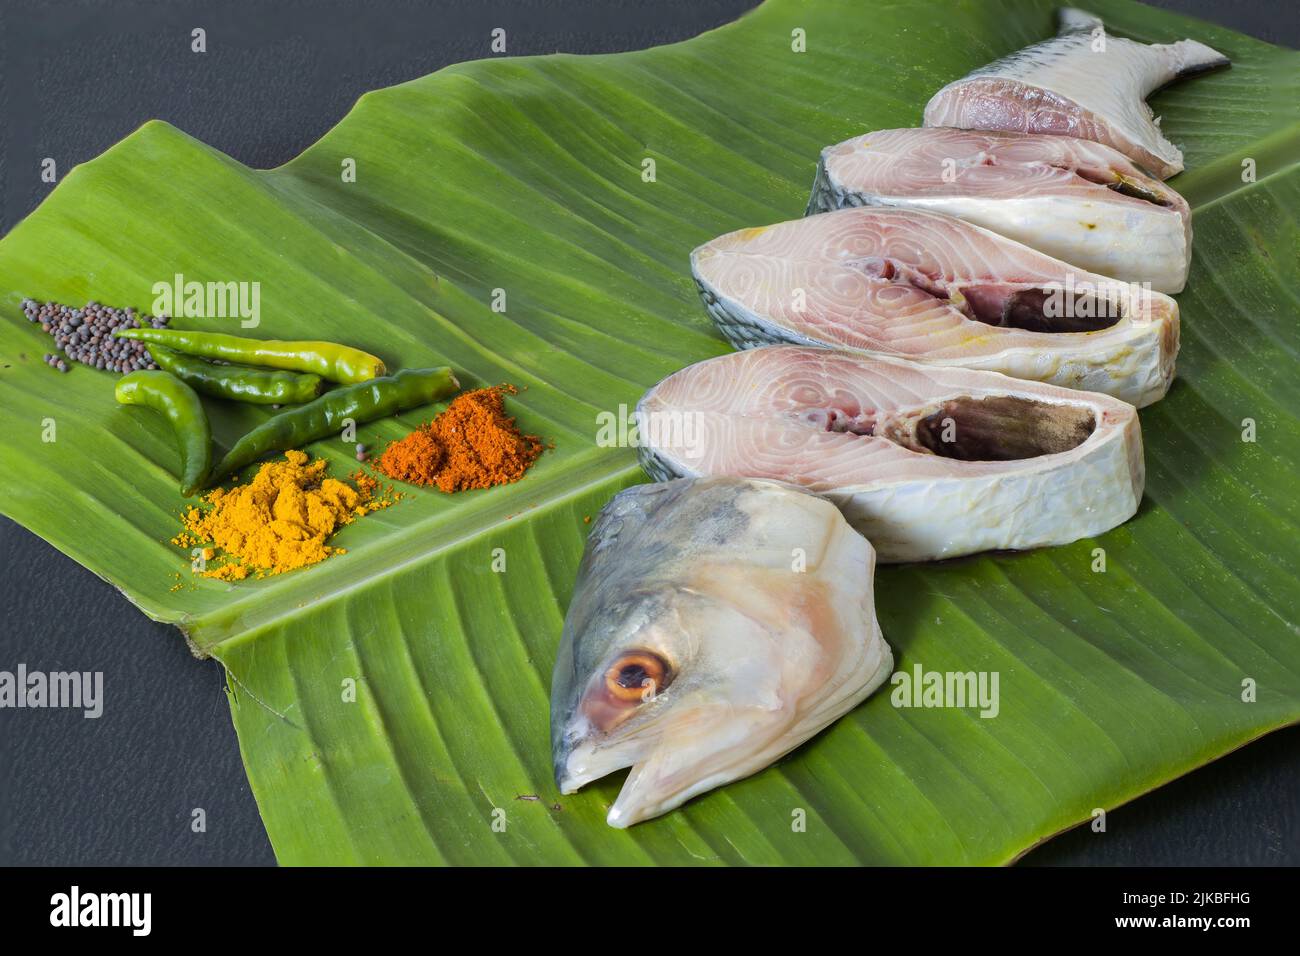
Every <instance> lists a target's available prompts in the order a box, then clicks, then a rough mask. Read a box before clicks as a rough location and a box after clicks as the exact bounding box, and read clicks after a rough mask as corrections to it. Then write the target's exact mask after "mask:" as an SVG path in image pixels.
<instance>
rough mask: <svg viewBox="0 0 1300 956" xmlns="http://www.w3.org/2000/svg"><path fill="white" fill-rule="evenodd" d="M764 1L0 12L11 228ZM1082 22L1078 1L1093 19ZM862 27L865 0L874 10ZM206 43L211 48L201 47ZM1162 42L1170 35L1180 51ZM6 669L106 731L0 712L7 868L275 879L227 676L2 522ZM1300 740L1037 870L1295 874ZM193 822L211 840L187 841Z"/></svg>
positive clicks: (55, 5)
mask: <svg viewBox="0 0 1300 956" xmlns="http://www.w3.org/2000/svg"><path fill="white" fill-rule="evenodd" d="M753 5H754V4H753V3H752V2H750V0H661V2H659V3H644V2H635V0H607V2H596V0H523V2H518V0H517V2H514V3H508V4H506V3H486V2H481V0H478V2H476V0H441V2H427V3H418V2H412V0H368V2H319V3H304V2H301V0H297V2H277V3H271V2H254V0H225V2H219V0H208V2H201V0H199V2H196V0H179V2H176V0H172V2H143V0H125V2H113V3H108V2H87V0H62V2H47V0H28V2H26V3H25V4H23V5H22V6H21V7H18V6H15V5H13V4H12V3H11V2H10V0H0V117H2V118H3V124H2V125H0V227H2V228H3V229H5V230H8V229H9V228H10V227H12V226H13V225H14V223H16V222H17V221H18V220H19V219H21V218H22V217H23V216H25V215H27V213H29V212H30V211H31V210H32V209H33V208H35V206H36V205H37V203H39V202H40V200H41V199H42V198H44V196H45V195H46V194H47V192H48V191H49V189H50V188H52V187H50V186H47V185H45V184H42V183H41V182H40V181H39V178H38V175H37V169H38V166H39V163H40V160H41V158H43V157H45V156H53V157H55V158H56V160H57V162H58V164H59V172H60V175H63V174H66V172H67V171H68V169H70V168H71V167H72V166H73V165H75V164H76V163H80V162H83V161H85V160H88V159H90V158H92V157H94V156H96V155H98V154H99V153H100V152H102V151H103V150H105V149H107V148H108V147H109V146H111V145H112V144H113V143H115V142H117V141H118V140H119V139H121V138H122V137H123V136H125V135H126V134H127V133H129V132H131V131H132V130H134V129H135V128H136V127H138V126H139V125H140V124H141V123H143V122H144V121H145V120H148V119H150V118H153V117H159V118H162V119H165V120H167V121H169V122H171V123H173V124H175V125H177V126H179V127H180V128H181V129H183V130H185V131H186V132H187V133H190V134H192V135H194V136H196V137H198V138H199V139H201V140H203V141H204V142H206V143H210V144H211V145H213V146H215V147H216V148H217V149H220V150H222V151H224V152H226V153H228V154H229V155H231V156H233V157H234V158H235V159H237V160H239V161H240V162H242V163H246V164H248V165H250V166H258V167H269V166H277V165H280V164H281V163H284V162H286V161H287V160H289V159H290V158H292V157H293V156H295V155H297V154H298V153H299V152H301V151H302V150H303V149H304V148H306V147H307V146H308V145H310V144H311V143H312V142H313V141H315V140H316V139H317V138H318V137H319V136H320V135H321V134H322V133H324V132H325V131H326V130H327V129H329V128H330V127H331V126H333V125H334V124H335V123H336V122H337V121H338V120H339V119H340V118H341V117H342V116H343V115H344V114H345V113H346V112H347V110H348V108H349V107H350V106H351V105H352V103H353V102H354V101H355V100H356V98H357V97H358V96H360V95H361V94H362V93H364V92H365V91H367V90H370V89H374V88H376V87H382V86H388V85H391V84H393V83H399V82H402V81H404V80H408V79H412V78H414V77H417V76H422V75H424V74H426V73H429V72H432V71H433V70H436V69H438V68H439V67H442V66H445V65H446V64H448V63H453V62H456V61H458V60H464V59H472V58H477V57H482V56H485V55H487V53H488V50H487V42H488V35H489V32H490V30H491V29H492V28H493V27H496V26H502V27H505V28H506V30H507V32H508V37H509V43H510V52H511V53H518V54H528V53H550V52H555V51H564V52H570V53H597V52H610V51H617V50H625V49H635V48H640V47H646V46H651V45H654V44H658V43H665V42H669V41H673V40H680V39H685V38H687V37H690V36H693V35H695V34H696V33H699V32H700V31H701V30H704V29H708V28H710V27H714V26H718V25H720V24H722V23H725V22H727V21H728V20H731V19H733V18H734V17H736V16H737V15H738V14H740V13H741V12H743V11H744V10H746V9H748V8H749V7H751V6H753ZM1083 5H1084V6H1086V3H1085V4H1083ZM1156 5H1157V6H1164V7H1170V8H1173V9H1178V10H1182V11H1185V12H1189V13H1194V14H1196V15H1198V16H1202V17H1204V18H1206V19H1209V20H1214V21H1217V22H1220V23H1223V24H1226V25H1228V26H1231V27H1234V28H1235V29H1238V30H1242V31H1244V32H1247V33H1251V34H1253V35H1255V36H1258V37H1261V38H1262V39H1266V40H1270V41H1272V42H1274V43H1283V44H1287V45H1290V46H1296V45H1298V41H1297V34H1298V33H1300V14H1298V13H1297V9H1296V6H1295V5H1294V4H1290V3H1286V2H1283V3H1276V2H1259V0H1236V2H1232V0H1221V2H1217V3H1216V2H1196V0H1164V2H1158V3H1157V4H1156ZM863 8H864V14H865V15H869V12H868V11H869V8H870V0H863ZM196 26H202V27H204V28H205V29H206V30H207V34H208V53H207V54H206V55H203V56H197V55H194V54H192V53H190V52H189V32H190V30H191V29H193V28H194V27H196ZM1171 39H1173V38H1172V37H1171ZM0 582H3V585H2V587H0V669H5V670H12V669H13V668H14V667H16V666H17V664H18V663H19V662H25V663H26V664H27V666H28V667H30V668H32V669H36V670H45V671H50V670H78V671H80V670H100V671H103V672H104V681H105V697H106V698H107V702H106V705H105V711H104V715H103V717H101V718H100V719H98V720H86V719H84V718H83V717H82V716H81V714H80V713H79V712H69V711H27V710H23V711H16V710H3V711H0V863H19V864H35V863H50V864H167V863H221V864H270V863H274V856H273V855H272V853H271V848H270V845H269V843H268V842H267V839H266V835H265V832H264V831H263V829H262V825H261V821H260V820H259V819H258V815H257V807H256V805H255V804H254V802H253V798H252V795H251V794H250V793H249V790H248V784H247V781H246V780H245V777H244V772H243V767H242V765H241V764H240V760H239V751H238V747H237V745H236V741H235V734H234V731H233V729H232V728H231V724H230V716H229V712H228V710H227V706H226V701H225V698H224V694H223V690H222V688H223V680H222V676H221V669H220V667H219V665H217V664H216V663H214V662H211V661H208V662H203V663H199V662H197V661H195V660H193V659H192V658H191V657H190V656H189V652H188V651H187V650H186V647H185V643H184V641H182V640H181V639H180V636H179V634H177V633H176V631H175V630H174V629H172V628H171V627H168V626H166V625H161V624H154V623H152V622H150V621H148V620H147V619H145V618H144V617H143V616H142V615H141V614H139V613H138V612H137V611H136V610H135V609H134V608H133V607H132V606H131V605H130V604H129V603H128V602H127V601H126V600H125V599H124V598H122V597H121V596H120V595H119V594H118V593H117V592H116V591H115V590H114V589H113V588H112V587H110V586H109V585H108V584H106V583H104V582H103V581H101V580H99V579H98V578H96V577H95V576H94V575H93V574H91V573H90V572H89V571H87V570H85V569H84V568H82V567H80V566H79V565H77V564H76V563H75V562H73V561H72V560H70V559H69V558H66V557H64V556H63V555H61V554H59V553H58V552H56V551H55V550H54V549H53V548H51V547H50V546H49V545H47V544H45V543H44V542H42V541H40V540H39V539H37V538H36V537H35V536H33V535H32V534H30V533H29V532H27V531H25V530H24V529H22V528H20V527H18V526H17V525H15V524H14V523H13V522H11V521H9V520H8V519H3V518H0ZM1297 743H1300V729H1296V728H1292V729H1290V730H1285V731H1282V732H1279V733H1276V734H1273V735H1271V736H1270V737H1267V738H1265V739H1264V740H1261V741H1258V742H1257V743H1254V744H1252V745H1250V746H1249V747H1247V748H1245V749H1244V750H1241V751H1239V752H1237V753H1235V754H1233V755H1231V756H1229V757H1227V758H1225V759H1223V760H1221V761H1219V762H1217V763H1216V764H1213V765H1212V766H1210V767H1207V768H1204V769H1202V770H1199V771H1197V772H1195V773H1193V774H1191V775H1190V776H1188V777H1185V778H1183V779H1182V780H1180V781H1177V782H1175V783H1173V784H1170V785H1169V786H1167V787H1164V788H1162V789H1161V790H1159V791H1157V792H1155V793H1153V794H1151V795H1149V796H1146V797H1143V798H1142V799H1140V800H1138V801H1136V802H1134V803H1133V804H1130V805H1129V806H1126V807H1123V808H1120V809H1118V810H1116V811H1114V812H1113V813H1111V814H1110V815H1109V820H1108V832H1107V833H1106V834H1104V835H1098V834H1093V833H1091V832H1090V831H1089V830H1087V829H1086V828H1084V829H1080V830H1075V831H1072V832H1071V833H1068V834H1066V835H1064V836H1062V837H1060V838H1058V839H1057V840H1055V841H1053V842H1052V843H1050V844H1048V845H1047V846H1045V847H1042V848H1040V849H1039V850H1036V851H1035V852H1034V853H1032V854H1031V855H1030V856H1029V857H1028V858H1027V861H1028V862H1031V863H1051V864H1057V863H1096V864H1276V863H1289V864H1296V863H1300V838H1298V837H1297V834H1298V833H1300V827H1298V826H1297V821H1298V820H1300V747H1297V746H1296V744H1297ZM195 807H202V808H203V809H204V810H205V811H206V814H207V824H208V827H207V832H206V833H202V834H195V833H192V832H191V831H190V827H189V820H190V813H191V811H192V810H193V809H194V808H195Z"/></svg>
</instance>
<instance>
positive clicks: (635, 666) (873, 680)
mask: <svg viewBox="0 0 1300 956" xmlns="http://www.w3.org/2000/svg"><path fill="white" fill-rule="evenodd" d="M875 565H876V557H875V553H874V552H873V551H872V548H871V545H870V544H868V543H867V540H866V539H865V538H863V537H862V536H861V535H859V534H858V533H857V532H855V531H854V530H853V529H852V528H850V527H849V526H848V524H847V523H846V522H845V520H844V518H843V517H842V516H841V515H840V513H839V512H838V511H836V509H835V506H834V505H832V504H830V503H829V502H827V501H824V500H822V499H821V498H818V497H815V496H813V495H810V494H807V493H805V492H803V491H800V490H798V489H797V488H792V487H790V486H788V485H783V484H777V483H774V482H768V481H752V480H748V479H735V478H701V479H698V480H686V481H671V482H667V483H663V484H649V485H639V486H637V487H635V488H629V489H628V490H626V491H624V492H621V493H620V494H618V495H616V496H615V497H614V499H613V500H612V501H610V503H609V504H608V505H606V506H605V509H604V510H603V511H602V512H601V513H600V517H599V518H598V519H597V520H596V524H595V526H594V527H593V528H592V529H591V535H590V537H588V539H587V549H586V553H585V554H584V555H583V559H582V566H581V567H580V568H579V570H578V582H577V585H576V587H575V590H574V594H573V601H572V603H570V605H569V613H568V614H567V616H566V617H565V619H564V636H563V638H562V639H561V641H560V650H559V654H558V656H557V658H556V661H555V674H554V677H553V679H552V681H551V736H552V741H553V745H554V759H555V778H556V781H557V782H558V784H559V787H560V792H561V793H573V792H574V791H575V790H577V789H579V788H580V787H583V786H585V785H586V784H588V783H590V782H591V781H593V780H597V779H599V778H601V777H604V776H605V775H606V774H610V773H613V772H614V771H616V770H621V769H623V768H625V767H631V768H632V772H631V773H630V774H629V775H628V777H627V781H626V782H625V783H624V784H623V789H622V791H621V792H620V793H619V795H618V799H617V800H615V801H614V805H613V806H612V807H610V809H609V814H608V817H607V820H608V822H609V824H610V825H611V826H615V827H626V826H630V825H631V824H633V823H637V822H639V821H641V820H645V819H647V818H649V817H654V816H658V815H659V814H661V813H665V812H667V811H668V810H671V809H672V808H673V807H676V806H678V805H679V804H681V803H684V802H685V801H687V800H689V799H690V798H691V797H693V796H695V795H696V794H700V793H703V792H704V791H706V790H711V789H713V788H714V787H720V786H722V785H723V784H725V783H728V782H730V781H732V780H737V779H739V778H741V777H746V776H748V775H749V774H751V773H755V772H757V771H759V770H761V769H763V768H764V767H766V766H767V765H768V764H770V763H772V762H773V761H774V760H776V759H778V758H779V757H781V756H782V755H783V754H785V753H787V752H789V751H790V750H793V749H794V748H795V747H797V746H799V745H800V744H801V743H803V742H804V741H805V740H807V739H808V738H809V737H811V736H813V735H814V734H816V733H817V732H818V731H820V730H821V729H822V728H823V727H826V726H827V725H828V724H830V723H832V722H833V721H835V720H836V719H837V718H839V717H840V716H841V715H843V714H845V713H847V712H848V711H850V710H852V709H853V708H854V707H856V706H857V705H858V704H859V703H860V702H861V701H862V700H863V699H865V698H866V697H867V695H868V694H870V693H871V692H872V691H873V690H875V689H876V688H877V687H879V686H880V685H881V684H882V683H883V682H884V681H885V679H886V678H887V677H888V676H889V673H890V671H891V670H893V666H894V663H893V655H892V654H891V653H890V651H889V645H888V644H886V643H885V641H884V638H883V637H882V636H881V634H880V626H879V625H878V624H877V623H876V610H875V599H874V597H873V594H872V579H873V577H874V575H875Z"/></svg>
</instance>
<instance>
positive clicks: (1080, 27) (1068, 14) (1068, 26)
mask: <svg viewBox="0 0 1300 956" xmlns="http://www.w3.org/2000/svg"><path fill="white" fill-rule="evenodd" d="M1056 21H1057V30H1056V32H1057V35H1058V36H1064V35H1065V34H1067V33H1079V32H1083V33H1091V32H1092V31H1093V30H1095V29H1097V28H1098V27H1101V26H1103V24H1102V22H1101V17H1099V16H1097V15H1096V14H1094V13H1089V12H1088V11H1087V10H1080V9H1079V8H1078V7H1061V9H1059V10H1057V11H1056Z"/></svg>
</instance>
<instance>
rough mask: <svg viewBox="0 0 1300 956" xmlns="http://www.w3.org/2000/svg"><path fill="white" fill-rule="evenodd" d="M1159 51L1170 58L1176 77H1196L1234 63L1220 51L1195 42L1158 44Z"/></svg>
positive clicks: (1181, 41) (1182, 41)
mask: <svg viewBox="0 0 1300 956" xmlns="http://www.w3.org/2000/svg"><path fill="white" fill-rule="evenodd" d="M1155 49H1158V50H1159V51H1160V52H1161V53H1163V54H1164V55H1165V56H1166V57H1168V58H1169V68H1170V69H1171V70H1172V71H1173V74H1174V76H1175V77H1178V78H1179V79H1181V78H1182V77H1185V76H1195V75H1196V74H1198V73H1206V72H1208V71H1210V70H1217V69H1219V68H1220V67H1225V66H1229V65H1231V63H1232V61H1231V60H1229V59H1228V58H1227V57H1226V56H1224V55H1223V54H1222V53H1220V52H1219V51H1218V50H1215V49H1212V48H1211V47H1208V46H1206V45H1205V44H1204V43H1197V42H1196V41H1195V40H1179V41H1178V42H1177V43H1161V44H1157V45H1156V47H1155Z"/></svg>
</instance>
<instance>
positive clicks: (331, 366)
mask: <svg viewBox="0 0 1300 956" xmlns="http://www.w3.org/2000/svg"><path fill="white" fill-rule="evenodd" d="M113 334H114V335H116V336H117V337H118V338H122V339H136V340H138V341H140V342H148V343H150V344H152V345H163V346H166V347H167V348H171V349H175V350H176V351H177V352H184V353H185V354H186V355H201V356H202V357H204V358H212V359H221V360H222V361H225V362H237V363H239V364H241V365H261V366H264V367H268V368H284V369H289V370H290V371H294V372H313V373H315V374H316V375H319V376H320V377H321V378H327V379H329V380H330V381H331V382H339V383H341V384H343V385H355V384H356V383H358V382H368V381H370V379H372V378H378V377H379V376H380V375H383V374H384V371H385V369H384V363H383V362H382V361H381V360H380V359H378V358H376V357H375V356H373V355H371V354H370V353H369V352H363V351H361V350H360V349H354V348H349V347H348V346H346V345H335V344H334V343H333V342H280V341H277V340H275V339H245V338H241V337H240V336H238V335H224V334H222V333H220V332H192V331H189V330H188V329H118V330H117V331H115V332H114V333H113Z"/></svg>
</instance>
